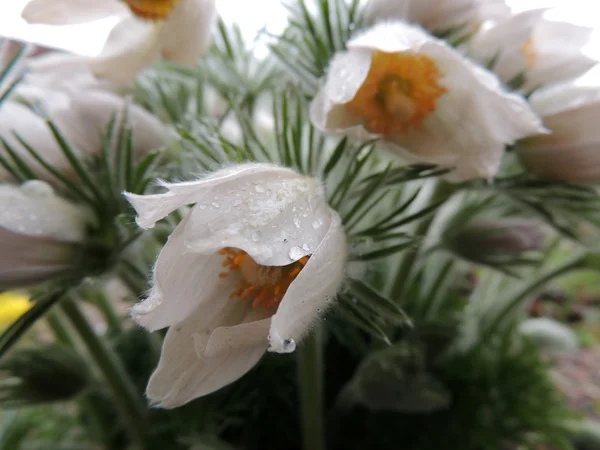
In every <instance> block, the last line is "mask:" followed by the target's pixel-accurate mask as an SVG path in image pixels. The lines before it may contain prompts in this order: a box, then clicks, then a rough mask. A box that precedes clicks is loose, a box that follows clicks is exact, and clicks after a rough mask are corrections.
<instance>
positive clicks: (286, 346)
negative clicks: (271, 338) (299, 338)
mask: <svg viewBox="0 0 600 450" xmlns="http://www.w3.org/2000/svg"><path fill="white" fill-rule="evenodd" d="M294 350H296V341H294V340H293V339H292V338H287V339H284V340H283V352H284V353H292V352H293V351H294Z"/></svg>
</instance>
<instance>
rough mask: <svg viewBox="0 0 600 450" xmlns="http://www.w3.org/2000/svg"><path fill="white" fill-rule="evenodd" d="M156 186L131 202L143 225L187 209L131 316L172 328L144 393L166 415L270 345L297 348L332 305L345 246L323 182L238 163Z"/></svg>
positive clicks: (223, 381) (225, 380)
mask: <svg viewBox="0 0 600 450" xmlns="http://www.w3.org/2000/svg"><path fill="white" fill-rule="evenodd" d="M164 186H165V187H166V188H167V189H168V192H166V193H164V194H158V195H146V196H138V195H132V194H127V197H128V199H129V200H130V202H131V203H132V205H133V206H134V208H135V209H136V211H137V213H138V217H137V222H138V224H139V225H140V226H141V227H142V228H151V227H153V226H154V224H155V223H156V221H158V220H160V219H162V218H163V217H165V216H166V215H168V214H169V213H171V212H172V211H174V210H175V209H177V208H180V207H181V206H183V205H188V204H194V205H195V206H194V207H193V208H192V209H191V211H190V212H189V213H188V214H187V215H186V216H185V218H184V219H183V221H182V222H181V223H180V224H179V225H178V226H177V228H176V229H175V231H174V233H173V234H172V235H171V237H170V238H169V241H168V242H167V244H166V245H165V247H164V248H163V250H162V252H161V253H160V255H159V257H158V260H157V262H156V267H155V269H154V287H153V288H152V290H151V292H150V294H149V296H148V298H147V299H146V300H145V301H143V302H141V303H139V304H137V305H136V306H135V307H134V308H133V311H132V316H133V318H134V320H136V321H137V322H138V323H139V324H141V325H143V326H144V327H146V328H147V329H149V330H151V331H152V330H157V329H160V328H164V327H169V331H168V332H167V336H166V339H165V342H164V344H163V349H162V354H161V358H160V362H159V365H158V368H157V369H156V372H154V374H153V375H152V377H151V379H150V382H149V384H148V390H147V395H148V397H149V398H150V399H151V400H153V401H155V402H158V403H159V404H160V405H161V406H163V407H167V408H172V407H176V406H179V405H182V404H184V403H186V402H188V401H190V400H192V399H194V398H196V397H199V396H202V395H206V394H209V393H211V392H213V391H215V390H217V389H219V388H221V387H223V386H225V385H227V384H229V383H231V382H233V381H235V380H237V379H238V378H240V377H241V376H242V375H244V374H245V373H246V372H247V371H248V370H250V369H251V368H252V367H253V366H254V365H255V364H256V363H257V362H258V360H259V359H260V358H261V356H262V355H263V354H264V352H265V351H266V350H267V348H268V349H269V350H270V351H273V352H279V353H287V352H291V351H293V350H294V349H295V346H296V342H298V341H300V340H301V339H302V338H303V337H304V336H305V335H306V334H307V333H308V332H309V329H310V327H311V326H312V325H313V324H314V322H315V320H316V319H317V318H318V316H319V315H320V314H321V313H322V312H324V311H325V310H326V309H327V308H328V307H329V306H330V304H331V303H332V302H333V300H334V297H335V295H336V292H337V290H338V289H339V287H340V284H341V282H342V277H343V272H344V265H345V260H346V242H345V235H344V232H343V230H342V227H341V223H340V218H339V216H338V215H337V213H336V212H335V211H333V210H332V209H330V208H329V206H328V205H327V203H326V200H325V196H324V193H323V190H322V188H321V186H320V185H319V183H318V182H317V181H316V180H315V179H313V178H309V177H306V176H301V175H299V174H297V173H296V172H294V171H293V170H291V169H287V168H281V167H277V166H273V165H269V164H242V165H238V166H232V167H230V168H226V169H223V170H220V171H218V172H216V173H215V174H213V175H211V176H209V177H207V178H204V179H201V180H199V181H194V182H186V183H175V184H165V185H164Z"/></svg>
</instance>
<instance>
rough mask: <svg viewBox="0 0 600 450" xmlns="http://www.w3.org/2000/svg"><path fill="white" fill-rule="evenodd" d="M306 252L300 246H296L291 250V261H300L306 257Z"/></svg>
mask: <svg viewBox="0 0 600 450" xmlns="http://www.w3.org/2000/svg"><path fill="white" fill-rule="evenodd" d="M304 254H305V252H304V250H302V249H301V248H300V247H298V246H294V247H292V248H291V249H290V253H289V256H290V259H291V260H293V261H298V260H299V259H300V258H302V257H303V256H304Z"/></svg>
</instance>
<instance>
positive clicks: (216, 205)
mask: <svg viewBox="0 0 600 450" xmlns="http://www.w3.org/2000/svg"><path fill="white" fill-rule="evenodd" d="M211 205H213V206H214V207H215V208H220V207H221V205H220V204H219V203H217V202H212V203H211Z"/></svg>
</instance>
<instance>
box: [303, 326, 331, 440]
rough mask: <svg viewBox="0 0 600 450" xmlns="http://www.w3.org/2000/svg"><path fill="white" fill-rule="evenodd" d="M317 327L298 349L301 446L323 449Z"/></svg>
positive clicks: (319, 331) (321, 385)
mask: <svg viewBox="0 0 600 450" xmlns="http://www.w3.org/2000/svg"><path fill="white" fill-rule="evenodd" d="M321 338H322V336H321V330H319V329H318V328H317V329H315V330H314V331H313V333H312V334H311V335H310V336H309V337H308V338H306V340H305V341H303V342H302V346H301V347H300V348H299V349H298V380H299V383H300V408H301V420H302V440H303V447H302V448H303V449H304V450H325V423H324V413H323V349H322V339H321Z"/></svg>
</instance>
